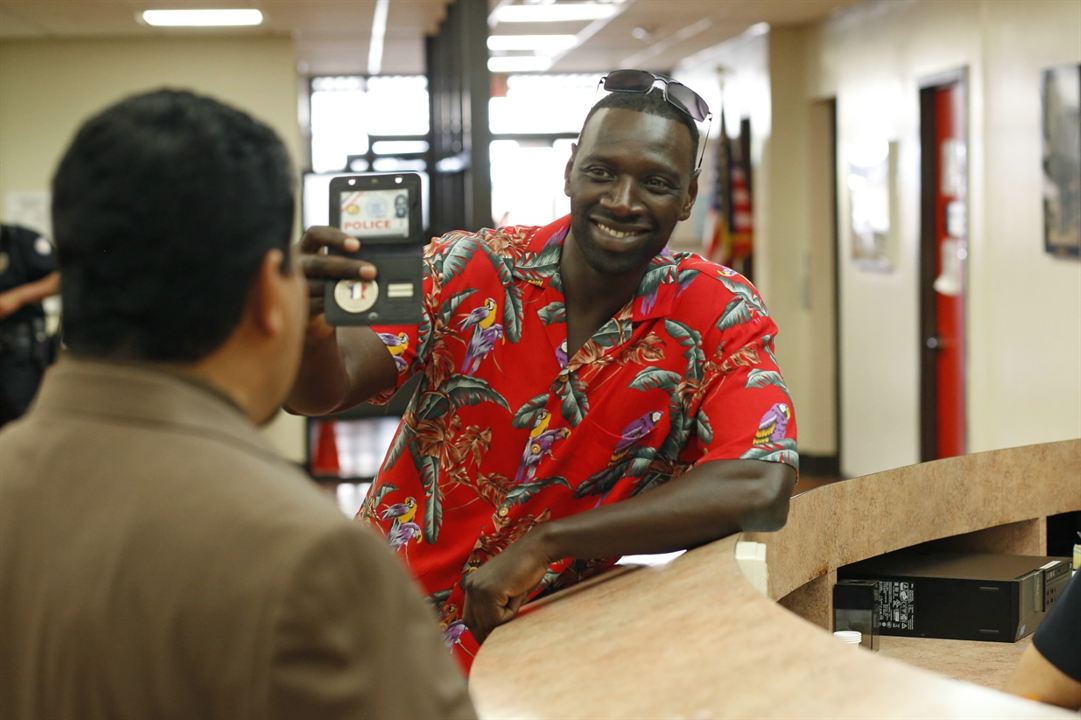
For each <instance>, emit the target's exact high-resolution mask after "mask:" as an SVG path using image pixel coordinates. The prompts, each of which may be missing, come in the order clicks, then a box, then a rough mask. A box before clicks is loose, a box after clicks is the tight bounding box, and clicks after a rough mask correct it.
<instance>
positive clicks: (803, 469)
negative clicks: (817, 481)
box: [799, 453, 841, 478]
mask: <svg viewBox="0 0 1081 720" xmlns="http://www.w3.org/2000/svg"><path fill="white" fill-rule="evenodd" d="M799 471H800V474H801V475H816V476H817V475H821V476H826V477H838V478H839V477H841V456H840V455H806V454H804V453H800V456H799Z"/></svg>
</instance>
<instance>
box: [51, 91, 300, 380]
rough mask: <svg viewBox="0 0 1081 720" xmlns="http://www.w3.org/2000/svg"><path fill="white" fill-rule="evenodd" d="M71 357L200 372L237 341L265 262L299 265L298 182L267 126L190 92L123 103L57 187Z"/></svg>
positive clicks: (100, 122)
mask: <svg viewBox="0 0 1081 720" xmlns="http://www.w3.org/2000/svg"><path fill="white" fill-rule="evenodd" d="M52 217H53V231H54V235H55V240H56V246H57V251H58V253H57V255H58V260H59V265H60V276H61V296H62V298H63V308H64V319H63V336H64V342H65V344H66V345H67V346H68V347H69V348H70V349H71V350H72V351H73V352H74V353H75V354H78V355H83V356H91V357H105V358H114V359H131V360H144V361H166V362H168V361H172V362H192V361H195V360H198V359H200V358H203V357H205V356H206V355H208V354H210V353H211V352H212V351H213V350H215V349H217V348H218V347H219V346H220V345H221V344H222V343H224V342H225V340H226V339H227V338H228V337H229V335H230V334H231V333H232V332H233V330H234V329H235V328H236V326H237V324H238V322H239V321H240V318H241V314H242V312H243V310H244V308H245V306H246V305H247V302H248V295H249V290H250V287H251V285H252V282H253V280H254V279H255V277H256V275H257V273H258V271H259V267H260V265H261V264H262V262H263V258H264V257H265V256H266V253H267V252H268V251H270V250H272V249H279V250H282V251H283V252H284V253H285V262H286V266H287V264H288V262H289V259H288V258H289V241H290V237H291V235H292V227H293V177H292V168H291V165H290V162H289V157H288V154H287V153H286V150H285V147H284V146H283V145H282V142H281V140H280V139H279V138H278V136H277V135H276V134H275V133H274V131H273V130H271V129H270V128H269V127H267V126H266V125H264V124H263V123H261V122H259V121H257V120H255V119H254V118H252V117H251V116H249V115H247V114H246V113H244V112H241V111H240V110H237V109H235V108H232V107H229V106H227V105H224V104H222V103H220V102H218V101H216V100H212V99H210V98H207V97H201V96H199V95H195V94H192V93H190V92H183V91H176V90H159V91H156V92H151V93H147V94H142V95H136V96H133V97H130V98H128V99H126V100H123V101H121V102H119V103H117V104H115V105H113V106H111V107H109V108H108V109H106V110H104V111H103V112H102V113H100V114H99V115H97V116H95V117H93V118H91V119H90V120H88V121H87V122H86V123H85V124H84V125H83V126H82V128H80V130H79V131H78V133H77V134H76V136H75V139H74V140H73V141H72V143H71V146H70V147H69V148H68V150H67V152H66V153H65V154H64V157H63V158H62V159H61V161H60V166H59V167H58V169H57V171H56V175H55V176H54V177H53V200H52Z"/></svg>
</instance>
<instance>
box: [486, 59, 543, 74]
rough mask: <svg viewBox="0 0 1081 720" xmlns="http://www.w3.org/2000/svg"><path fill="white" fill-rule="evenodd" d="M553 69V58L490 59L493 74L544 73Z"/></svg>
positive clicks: (489, 66)
mask: <svg viewBox="0 0 1081 720" xmlns="http://www.w3.org/2000/svg"><path fill="white" fill-rule="evenodd" d="M550 67H552V58H550V57H543V56H539V55H508V56H505V57H491V58H488V70H489V71H491V72H544V71H545V70H547V69H548V68H550Z"/></svg>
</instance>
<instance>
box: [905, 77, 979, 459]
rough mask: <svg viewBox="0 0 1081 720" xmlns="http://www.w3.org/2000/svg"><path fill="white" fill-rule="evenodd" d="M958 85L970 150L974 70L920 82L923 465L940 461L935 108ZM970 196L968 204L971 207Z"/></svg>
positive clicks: (966, 143) (967, 428) (920, 285)
mask: <svg viewBox="0 0 1081 720" xmlns="http://www.w3.org/2000/svg"><path fill="white" fill-rule="evenodd" d="M954 84H956V85H957V86H958V90H959V92H960V93H961V97H962V104H963V107H964V108H965V117H964V118H963V122H962V124H961V127H962V130H963V132H964V137H965V146H966V148H968V147H969V145H970V138H971V123H970V122H969V115H970V114H971V112H970V105H969V99H970V94H969V72H968V68H967V67H961V68H956V69H953V70H947V71H944V72H941V73H935V74H933V75H928V76H925V77H923V78H921V79H920V81H919V104H920V247H919V271H918V278H919V280H918V281H919V288H918V292H919V336H918V337H917V338H916V341H917V347H918V348H919V358H920V362H919V369H920V382H919V393H920V394H919V398H918V402H919V408H920V462H927V461H929V460H934V459H936V458H937V457H938V378H937V362H936V360H937V350H936V349H935V348H933V347H931V346H929V344H928V338H931V337H933V336H934V334H935V333H936V332H937V329H938V313H937V312H936V310H935V290H934V287H933V283H934V281H935V265H936V263H937V261H938V247H937V240H938V238H937V233H936V222H935V220H936V217H935V197H936V192H937V187H936V184H935V172H934V167H935V153H937V152H938V148H937V145H936V142H935V124H936V123H935V106H934V92H935V90H937V89H938V88H941V87H943V86H946V85H954ZM965 175H966V186H968V185H970V183H969V182H967V180H968V179H970V175H969V160H968V158H966V161H965ZM969 201H970V200H969V198H968V197H967V196H966V198H965V202H966V204H967V203H969ZM965 225H966V227H965V237H966V239H967V238H968V225H969V223H968V219H967V217H966V220H965ZM964 273H965V276H966V277H965V288H966V293H965V308H964V315H965V332H964V337H963V338H962V341H963V343H964V348H963V351H962V353H963V357H964V368H965V374H966V376H967V374H968V352H967V351H968V334H969V330H968V327H969V322H968V320H969V318H968V316H969V303H968V292H967V289H968V278H967V275H968V263H967V262H966V263H965V265H964ZM967 395H968V384H967V382H966V384H965V396H966V399H965V430H964V445H965V448H966V451H967V448H968V436H969V422H968V401H967Z"/></svg>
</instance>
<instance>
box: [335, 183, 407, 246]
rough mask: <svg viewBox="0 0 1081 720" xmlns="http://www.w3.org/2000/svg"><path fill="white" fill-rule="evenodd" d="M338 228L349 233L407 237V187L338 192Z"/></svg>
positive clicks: (364, 235)
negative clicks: (339, 194) (339, 203)
mask: <svg viewBox="0 0 1081 720" xmlns="http://www.w3.org/2000/svg"><path fill="white" fill-rule="evenodd" d="M340 197H341V211H342V213H341V229H342V230H343V231H344V232H345V233H347V234H349V235H352V236H353V237H358V238H363V237H403V238H404V237H409V191H408V190H406V189H404V188H401V189H399V188H395V189H393V190H353V191H350V192H344V193H342V194H341V196H340Z"/></svg>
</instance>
